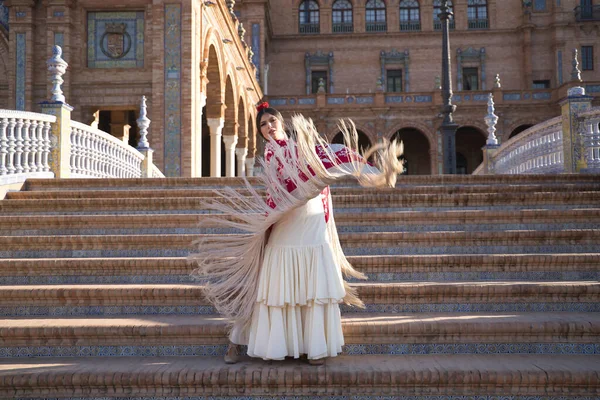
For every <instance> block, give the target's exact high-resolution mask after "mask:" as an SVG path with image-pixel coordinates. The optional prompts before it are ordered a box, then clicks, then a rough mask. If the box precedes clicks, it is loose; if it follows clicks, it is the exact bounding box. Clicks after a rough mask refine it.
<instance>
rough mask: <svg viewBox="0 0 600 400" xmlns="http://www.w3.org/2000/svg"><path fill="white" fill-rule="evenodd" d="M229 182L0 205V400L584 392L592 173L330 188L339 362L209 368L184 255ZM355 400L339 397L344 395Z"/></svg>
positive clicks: (598, 384)
mask: <svg viewBox="0 0 600 400" xmlns="http://www.w3.org/2000/svg"><path fill="white" fill-rule="evenodd" d="M222 185H230V186H239V187H240V188H241V186H242V182H241V180H239V179H233V178H222V179H211V178H203V179H184V178H180V179H173V178H167V179H137V180H135V179H130V180H116V179H115V180H113V179H105V180H100V179H98V180H79V179H71V180H31V181H28V182H27V183H26V185H25V188H24V190H23V191H21V192H15V193H9V194H8V196H7V199H6V200H2V201H0V398H6V399H21V398H22V399H25V398H28V399H29V398H35V399H58V398H60V399H79V400H83V399H112V398H119V399H123V398H124V399H160V400H166V399H171V400H173V399H200V398H209V397H212V398H219V397H224V398H229V399H241V398H244V399H248V398H259V397H260V398H290V399H291V398H292V397H294V396H296V397H294V398H297V396H300V397H299V398H319V399H334V398H335V399H342V398H344V399H345V398H360V399H371V398H377V399H406V400H408V399H411V400H414V399H431V400H433V399H436V400H438V399H451V400H458V399H461V400H464V399H486V400H492V399H511V400H512V399H522V400H525V399H528V400H534V399H535V400H537V399H556V400H558V399H597V398H600V340H599V338H600V313H599V311H600V279H599V278H600V177H599V176H597V175H596V176H593V175H560V176H513V177H507V176H452V177H448V176H429V177H402V178H401V179H400V180H399V182H398V185H397V187H396V188H395V189H386V190H379V191H372V190H366V189H361V188H358V187H357V186H356V185H354V184H353V183H352V182H350V181H348V182H342V183H340V184H339V185H337V186H336V187H334V188H333V189H332V193H333V195H334V207H335V217H336V222H337V225H338V231H339V233H340V240H341V242H342V245H343V247H344V249H345V252H346V254H347V255H348V256H349V259H350V261H351V262H352V263H353V265H354V266H355V267H356V268H357V269H359V270H361V271H363V272H365V273H366V274H367V275H368V276H369V278H370V280H369V281H367V282H364V281H360V282H353V283H352V284H353V285H354V286H356V287H357V288H358V291H359V293H360V296H361V298H362V299H363V301H364V302H365V303H366V305H367V307H366V309H364V310H358V309H354V308H349V307H346V306H344V307H343V329H344V335H345V339H346V346H345V349H344V350H345V352H344V354H343V355H341V356H339V357H337V358H334V359H329V360H328V361H327V363H326V365H325V366H319V367H316V366H310V365H308V364H307V363H306V362H303V361H300V360H286V361H284V362H276V361H275V362H266V361H263V360H256V359H249V358H244V359H243V361H242V362H240V363H238V364H235V365H226V364H224V363H223V361H222V358H221V357H220V356H221V355H222V354H223V352H224V351H225V348H226V344H227V338H226V336H225V324H224V322H223V320H222V319H221V318H220V317H219V316H218V315H216V314H215V313H214V310H213V308H212V307H211V306H210V304H208V303H207V302H206V300H205V299H204V297H203V290H202V285H201V284H198V283H195V282H193V281H192V280H191V279H190V278H189V272H190V271H191V269H192V268H193V267H192V266H191V265H188V263H187V262H186V260H185V258H184V257H185V256H186V255H187V254H188V253H189V252H190V251H191V250H193V248H192V246H191V243H192V241H193V240H194V239H196V238H198V237H199V236H201V235H214V234H219V235H227V234H231V233H234V232H233V231H231V230H228V229H224V228H223V227H219V226H218V225H207V224H204V225H203V227H202V228H199V227H198V224H199V222H201V221H202V220H203V218H205V217H206V213H207V211H206V209H205V206H204V205H205V200H206V199H207V198H210V197H213V196H214V194H213V193H212V189H213V188H217V187H220V186H222ZM353 396H354V397H353Z"/></svg>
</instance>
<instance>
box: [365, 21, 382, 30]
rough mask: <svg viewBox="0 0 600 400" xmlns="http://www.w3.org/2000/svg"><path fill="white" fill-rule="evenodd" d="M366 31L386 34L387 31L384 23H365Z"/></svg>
mask: <svg viewBox="0 0 600 400" xmlns="http://www.w3.org/2000/svg"><path fill="white" fill-rule="evenodd" d="M366 30H367V32H386V31H387V23H386V22H367V26H366Z"/></svg>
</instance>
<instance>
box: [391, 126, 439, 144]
mask: <svg viewBox="0 0 600 400" xmlns="http://www.w3.org/2000/svg"><path fill="white" fill-rule="evenodd" d="M402 129H416V130H418V131H419V132H421V133H422V134H423V135H425V137H426V138H427V141H428V142H429V148H431V149H435V148H437V137H436V135H435V133H434V132H432V131H431V128H429V127H428V126H427V125H425V124H423V123H421V122H417V121H408V122H399V123H397V124H396V125H393V126H392V128H391V129H390V130H388V132H387V134H386V135H385V137H386V138H387V139H389V140H393V137H394V135H395V134H396V132H398V131H399V130H402Z"/></svg>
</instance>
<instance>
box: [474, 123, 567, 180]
mask: <svg viewBox="0 0 600 400" xmlns="http://www.w3.org/2000/svg"><path fill="white" fill-rule="evenodd" d="M493 162H494V173H496V174H549V173H560V172H563V171H564V165H563V143H562V117H556V118H552V119H551V120H548V121H545V122H543V123H541V124H538V125H535V126H532V127H531V128H529V129H527V130H526V131H523V132H522V133H521V134H519V135H518V136H515V137H513V138H512V139H510V140H509V141H508V142H506V143H505V144H504V145H502V146H501V147H500V148H498V151H497V152H496V153H495V154H494V157H493ZM475 173H477V171H476V172H475Z"/></svg>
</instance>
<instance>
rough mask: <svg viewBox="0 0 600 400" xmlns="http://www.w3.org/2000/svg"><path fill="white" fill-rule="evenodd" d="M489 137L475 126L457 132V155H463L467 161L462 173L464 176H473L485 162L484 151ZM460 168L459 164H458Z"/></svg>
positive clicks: (467, 126)
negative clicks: (483, 148)
mask: <svg viewBox="0 0 600 400" xmlns="http://www.w3.org/2000/svg"><path fill="white" fill-rule="evenodd" d="M486 139H487V135H486V134H485V131H483V130H481V129H479V128H477V127H475V126H469V125H465V126H461V127H460V128H458V129H457V130H456V153H457V160H458V154H460V155H462V156H463V157H464V159H465V164H466V165H465V166H464V169H462V170H461V171H460V172H459V171H457V173H463V174H472V173H473V171H475V169H476V168H477V167H478V166H479V164H481V163H482V162H483V151H482V150H481V149H482V147H483V146H485V141H486ZM457 166H458V164H457Z"/></svg>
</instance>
